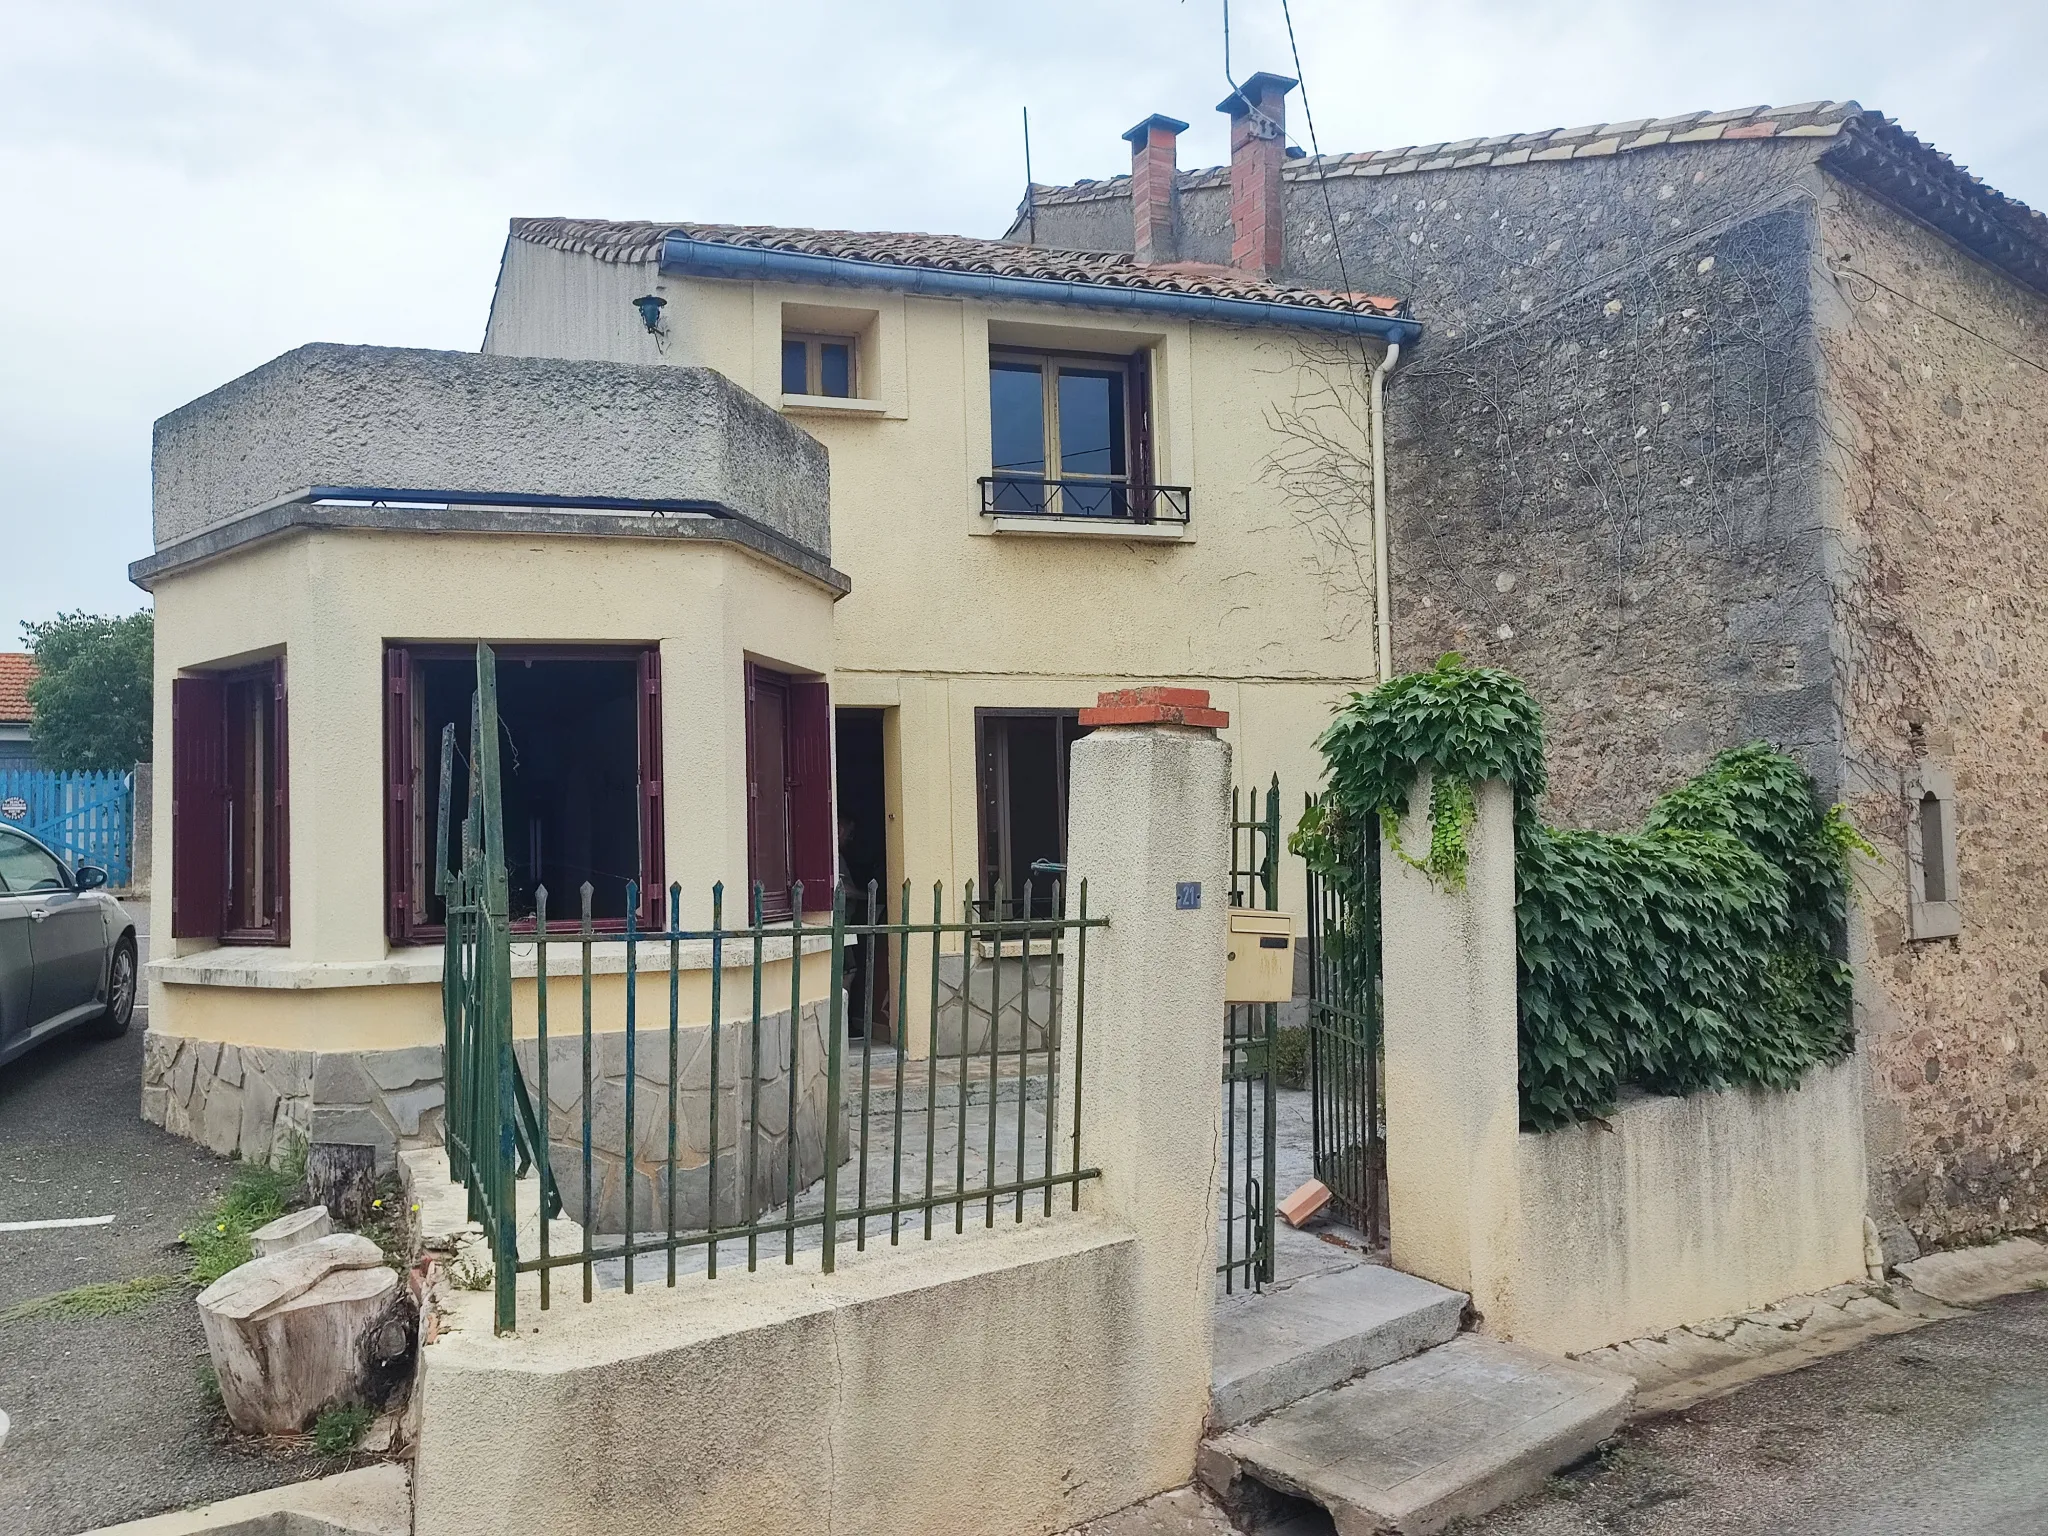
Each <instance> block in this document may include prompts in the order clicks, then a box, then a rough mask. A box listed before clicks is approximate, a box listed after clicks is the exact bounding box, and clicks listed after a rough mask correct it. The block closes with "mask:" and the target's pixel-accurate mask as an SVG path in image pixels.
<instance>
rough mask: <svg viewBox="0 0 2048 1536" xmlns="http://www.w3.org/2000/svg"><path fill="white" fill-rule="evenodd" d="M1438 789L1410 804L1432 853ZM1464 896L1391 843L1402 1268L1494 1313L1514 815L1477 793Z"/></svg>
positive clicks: (1393, 1119)
mask: <svg viewBox="0 0 2048 1536" xmlns="http://www.w3.org/2000/svg"><path fill="white" fill-rule="evenodd" d="M1429 795H1430V780H1429V776H1428V775H1427V774H1424V775H1421V776H1419V777H1418V778H1417V779H1416V781H1415V787H1414V788H1413V789H1412V790H1411V791H1410V792H1409V796H1408V805H1409V811H1408V815H1407V817H1406V818H1405V820H1404V821H1403V822H1402V825H1401V846H1402V847H1404V848H1406V849H1409V850H1411V851H1412V850H1418V849H1426V848H1427V847H1428V846H1429ZM1473 799H1474V801H1475V802H1476V810H1477V818H1476V820H1475V822H1474V824H1473V827H1472V830H1471V833H1470V836H1469V837H1468V839H1467V843H1468V848H1469V854H1470V862H1469V864H1468V867H1467V869H1466V873H1465V885H1464V888H1463V889H1462V890H1445V889H1443V888H1442V887H1441V886H1439V885H1438V884H1437V883H1436V882H1435V881H1434V880H1433V879H1432V878H1431V877H1430V876H1428V875H1426V874H1424V873H1423V872H1422V871H1421V870H1419V869H1416V868H1415V867H1414V866H1413V865H1411V864H1409V863H1407V862H1405V861H1404V860H1403V859H1402V858H1401V857H1400V856H1399V855H1398V854H1397V853H1396V852H1395V851H1394V848H1393V846H1392V843H1391V841H1389V840H1387V839H1385V838H1384V837H1383V838H1382V841H1381V845H1380V871H1381V878H1380V924H1381V927H1380V975H1381V978H1382V989H1383V990H1382V996H1383V998H1384V1005H1385V1048H1386V1098H1387V1131H1386V1136H1387V1215H1388V1225H1389V1227H1390V1229H1391V1236H1392V1244H1393V1254H1392V1257H1393V1260H1394V1266H1395V1268H1397V1269H1403V1270H1406V1271H1407V1272H1408V1273H1409V1274H1411V1275H1420V1276H1422V1277H1423V1278H1424V1279H1426V1280H1434V1281H1435V1282H1436V1283H1437V1284H1439V1285H1445V1286H1449V1287H1450V1288H1451V1289H1452V1290H1456V1291H1464V1292H1466V1293H1468V1294H1469V1295H1470V1296H1471V1298H1472V1304H1473V1306H1475V1307H1476V1308H1478V1309H1479V1311H1480V1312H1481V1313H1482V1314H1483V1313H1486V1312H1489V1311H1492V1310H1494V1309H1495V1308H1496V1307H1498V1306H1499V1305H1501V1304H1502V1303H1503V1302H1504V1301H1505V1300H1506V1299H1507V1296H1508V1289H1509V1287H1511V1285H1512V1283H1513V1275H1512V1272H1511V1271H1512V1269H1513V1262H1514V1259H1513V1256H1514V1252H1515V1220H1516V1210H1517V1201H1518V1198H1519V1195H1518V1191H1517V1187H1516V1183H1517V1176H1518V1164H1517V1160H1516V1139H1517V1137H1518V1136H1519V1134H1520V1131H1521V1101H1520V1097H1519V1090H1518V1081H1517V1074H1518V1072H1519V1070H1520V1056H1519V1044H1518V1036H1517V1027H1518V1026H1517V1014H1516V962H1517V955H1518V951H1517V947H1516V943H1517V941H1516V933H1515V809H1514V796H1513V794H1512V793H1511V792H1510V790H1509V788H1508V786H1507V785H1506V784H1504V783H1502V782H1501V781H1500V780H1498V779H1489V780H1487V781H1486V782H1485V783H1482V784H1477V785H1474V786H1473Z"/></svg>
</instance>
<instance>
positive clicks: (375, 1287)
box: [199, 1232, 416, 1435]
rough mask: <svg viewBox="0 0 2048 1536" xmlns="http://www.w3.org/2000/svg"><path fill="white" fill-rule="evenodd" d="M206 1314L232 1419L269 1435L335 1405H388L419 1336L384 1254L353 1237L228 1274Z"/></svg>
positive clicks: (203, 1302)
mask: <svg viewBox="0 0 2048 1536" xmlns="http://www.w3.org/2000/svg"><path fill="white" fill-rule="evenodd" d="M199 1316H200V1320H201V1322H202V1323H203V1324H204V1325H205V1328H206V1345H207V1349H208V1350H209V1351H210V1352H211V1354H212V1356H213V1368H214V1371H215V1373H216V1374H217V1375H218V1376H219V1378H220V1395H221V1401H222V1402H223V1404H224V1405H225V1406H226V1408H227V1413H228V1417H229V1418H230V1419H231V1420H233V1422H234V1424H235V1427H236V1428H237V1429H241V1430H244V1431H247V1432H249V1433H252V1434H265V1435H279V1434H291V1433H294V1432H296V1431H298V1430H302V1429H304V1428H305V1427H306V1426H307V1424H308V1423H309V1422H310V1421H311V1420H312V1418H313V1417H314V1415H316V1414H318V1413H319V1412H320V1410H321V1409H323V1408H325V1407H327V1406H328V1405H329V1404H332V1403H336V1402H359V1403H364V1404H366V1405H367V1406H371V1407H375V1406H378V1405H379V1404H381V1403H382V1402H383V1401H384V1400H385V1399H387V1398H388V1397H389V1396H390V1395H391V1392H392V1389H393V1387H394V1386H395V1385H396V1384H397V1383H398V1382H400V1381H402V1380H403V1379H404V1377H405V1374H406V1372H405V1370H404V1368H403V1363H402V1362H403V1360H404V1358H405V1357H408V1356H409V1355H410V1354H411V1350H412V1340H413V1336H414V1333H415V1331H416V1329H415V1325H414V1320H413V1311H412V1299H411V1297H410V1295H409V1294H408V1293H407V1292H406V1291H405V1289H404V1288H403V1287H402V1286H401V1285H400V1283H399V1276H398V1274H397V1273H396V1271H394V1270H392V1269H391V1268H390V1267H389V1266H387V1265H386V1264H385V1262H384V1253H383V1250H382V1249H380V1248H379V1247H378V1246H377V1245H376V1244H375V1243H373V1242H371V1241H370V1240H369V1239H368V1238H367V1237H361V1236H358V1235H357V1234H355V1233H353V1232H338V1233H335V1234H334V1235H332V1236H330V1237H322V1238H317V1239H315V1240H314V1241H313V1242H310V1243H306V1244H303V1245H301V1246H300V1247H297V1248H291V1249H288V1250H286V1251H285V1252H283V1253H279V1254H274V1255H272V1256H270V1257H268V1258H262V1259H252V1260H250V1261H249V1262H248V1263H247V1264H244V1265H242V1266H240V1267H239V1268H237V1269H231V1270H229V1271H228V1272H227V1273H226V1274H225V1275H222V1276H221V1277H220V1279H218V1280H216V1281H215V1282H214V1283H213V1284H212V1285H210V1286H208V1287H207V1288H206V1289H205V1290H204V1291H202V1292H200V1294H199Z"/></svg>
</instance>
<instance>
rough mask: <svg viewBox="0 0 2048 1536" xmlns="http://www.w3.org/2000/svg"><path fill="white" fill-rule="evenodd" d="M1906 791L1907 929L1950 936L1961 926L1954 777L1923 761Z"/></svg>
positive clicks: (1917, 935)
mask: <svg viewBox="0 0 2048 1536" xmlns="http://www.w3.org/2000/svg"><path fill="white" fill-rule="evenodd" d="M1906 793H1907V800H1908V805H1907V812H1908V814H1907V817H1906V882H1907V885H1906V932H1907V935H1908V937H1910V938H1914V939H1950V938H1954V937H1955V936H1956V935H1957V934H1959V933H1961V932H1962V928H1963V915H1962V905H1961V901H1960V894H1959V891H1958V876H1957V870H1956V787H1955V780H1954V779H1953V778H1951V777H1950V776H1949V773H1948V770H1947V769H1945V768H1941V767H1939V766H1937V765H1936V764H1933V763H1929V762H1922V763H1921V764H1920V766H1919V769H1918V771H1917V772H1916V773H1915V774H1914V775H1913V777H1912V778H1910V779H1909V780H1908V781H1907V787H1906Z"/></svg>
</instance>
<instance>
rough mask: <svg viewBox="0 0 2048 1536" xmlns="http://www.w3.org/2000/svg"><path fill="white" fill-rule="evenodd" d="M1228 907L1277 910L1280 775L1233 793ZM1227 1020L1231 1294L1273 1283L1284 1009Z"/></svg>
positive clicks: (1234, 1012)
mask: <svg viewBox="0 0 2048 1536" xmlns="http://www.w3.org/2000/svg"><path fill="white" fill-rule="evenodd" d="M1230 904H1231V905H1232V906H1233V907H1260V908H1264V909H1265V910H1267V911H1278V910H1279V907H1280V780H1279V777H1278V775H1275V776H1274V779H1273V782H1272V783H1271V785H1269V786H1268V787H1267V788H1266V789H1265V790H1263V791H1261V790H1256V789H1251V790H1239V789H1233V790H1232V791H1231V792H1230ZM1223 1014H1224V1018H1223V1157H1224V1160H1223V1170H1224V1173H1223V1198H1222V1204H1223V1256H1222V1261H1221V1262H1220V1263H1219V1264H1217V1266H1216V1269H1217V1272H1218V1273H1219V1274H1221V1275H1222V1276H1223V1289H1224V1291H1225V1292H1226V1293H1229V1292H1232V1291H1235V1290H1237V1289H1238V1288H1239V1287H1241V1286H1242V1287H1250V1288H1252V1289H1255V1290H1256V1289H1259V1288H1261V1287H1263V1286H1264V1285H1266V1284H1267V1283H1268V1282H1269V1281H1271V1280H1272V1278H1273V1215H1274V1199H1275V1196H1274V1190H1273V1183H1274V1178H1275V1170H1274V1164H1275V1162H1276V1159H1277V1137H1278V1130H1279V1119H1278V1116H1279V1105H1278V1095H1277V1093H1276V1091H1275V1090H1276V1087H1277V1084H1276V1081H1275V1078H1274V1068H1275V1065H1276V1062H1275V1058H1276V1056H1277V1054H1278V1050H1279V1020H1280V1009H1279V1007H1278V1006H1277V1005H1276V1004H1273V1003H1231V1004H1227V1005H1226V1006H1225V1008H1224V1010H1223Z"/></svg>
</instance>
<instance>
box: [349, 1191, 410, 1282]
mask: <svg viewBox="0 0 2048 1536" xmlns="http://www.w3.org/2000/svg"><path fill="white" fill-rule="evenodd" d="M418 1210H419V1207H418V1206H417V1205H414V1204H413V1203H412V1202H410V1201H408V1200H407V1199H406V1196H405V1181H404V1180H403V1179H401V1178H400V1177H399V1176H398V1175H397V1174H395V1173H387V1174H385V1175H384V1177H383V1178H381V1179H379V1180H378V1181H377V1193H376V1196H375V1198H373V1199H372V1200H371V1201H370V1214H369V1219H368V1220H366V1221H365V1222H364V1223H363V1226H362V1234H363V1236H365V1237H367V1238H369V1239H370V1241H371V1242H373V1243H375V1244H376V1245H377V1246H378V1247H379V1248H382V1249H383V1250H384V1261H385V1262H386V1263H387V1264H389V1265H390V1266H391V1267H392V1268H393V1269H395V1270H398V1271H399V1272H400V1273H401V1274H402V1273H403V1272H404V1271H406V1270H407V1269H410V1268H411V1267H412V1261H413V1255H414V1254H415V1253H416V1252H417V1251H418V1247H419V1244H418V1241H417V1234H416V1233H415V1231H414V1227H415V1225H416V1224H417V1223H416V1213H417V1211H418Z"/></svg>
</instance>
